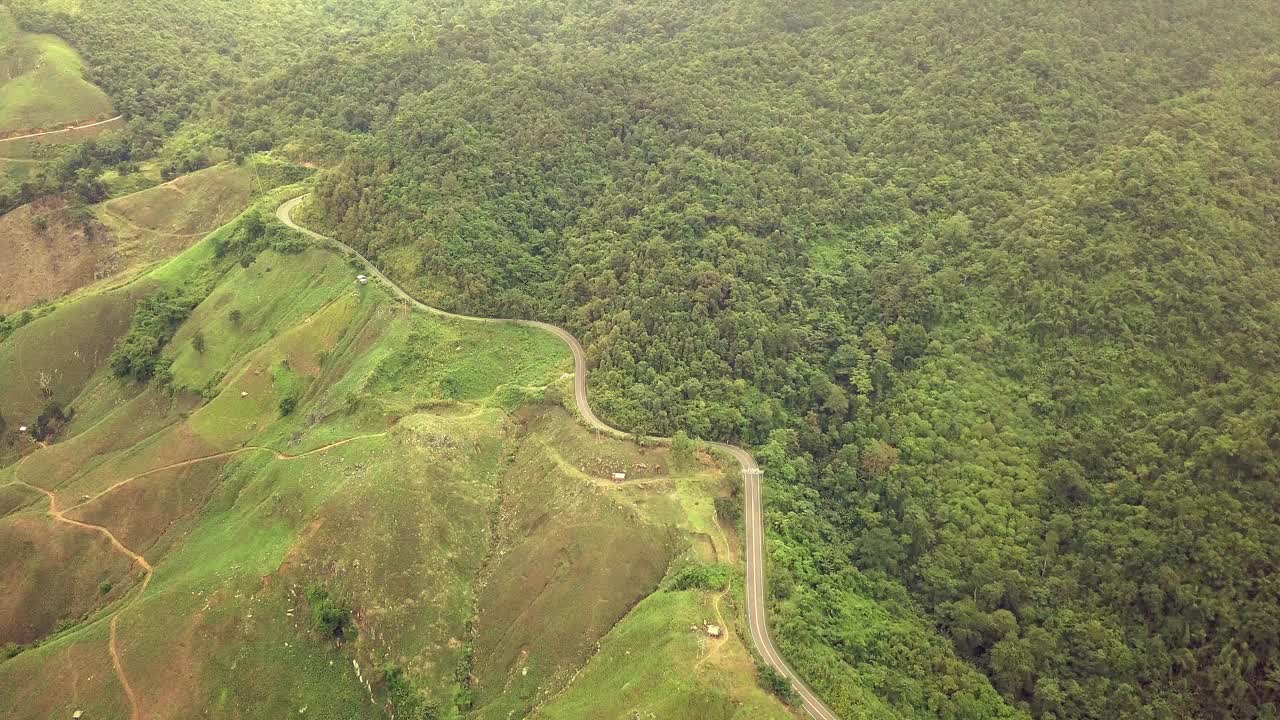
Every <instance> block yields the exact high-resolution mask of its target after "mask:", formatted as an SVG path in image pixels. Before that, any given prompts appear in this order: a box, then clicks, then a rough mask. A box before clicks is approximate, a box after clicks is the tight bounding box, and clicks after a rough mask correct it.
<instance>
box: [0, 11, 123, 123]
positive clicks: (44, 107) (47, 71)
mask: <svg viewBox="0 0 1280 720" xmlns="http://www.w3.org/2000/svg"><path fill="white" fill-rule="evenodd" d="M82 73H83V64H82V63H81V60H80V56H79V55H78V54H76V51H75V50H72V49H71V47H70V46H68V45H67V44H66V43H65V42H63V41H62V40H60V39H58V38H56V37H53V36H52V35H33V34H30V33H23V32H18V31H17V30H16V28H14V27H13V20H12V18H11V17H10V15H9V13H8V11H7V10H0V133H5V132H9V131H15V130H26V129H34V128H50V127H54V126H58V125H63V124H67V123H71V122H75V121H79V120H86V119H90V118H97V117H100V116H103V115H108V114H110V112H111V101H110V100H108V99H107V96H106V94H105V93H103V92H102V90H100V89H98V88H97V87H95V86H94V85H92V84H91V83H89V82H88V81H86V80H85V79H84V77H83V74H82Z"/></svg>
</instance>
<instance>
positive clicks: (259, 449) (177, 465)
mask: <svg viewBox="0 0 1280 720" xmlns="http://www.w3.org/2000/svg"><path fill="white" fill-rule="evenodd" d="M385 435H386V433H385V432H380V433H372V434H370V435H357V436H355V437H349V438H346V439H345V440H339V441H337V442H331V443H329V444H328V445H321V446H320V447H318V448H314V449H312V450H308V451H306V452H304V453H299V454H297V455H287V454H285V453H282V452H280V451H279V450H276V449H274V448H269V447H262V446H260V445H246V446H245V447H242V448H236V449H235V450H226V451H224V452H219V453H214V454H212V455H202V456H200V457H197V458H191V459H190V460H182V461H181V462H176V463H170V464H168V465H165V466H162V467H158V468H152V469H150V470H147V471H146V472H141V473H138V474H137V475H134V476H133V477H128V478H125V479H124V480H121V481H120V482H118V483H116V484H114V485H112V486H111V487H109V488H107V489H106V490H103V491H102V492H100V493H98V494H97V495H94V496H93V497H91V498H89V499H88V500H82V501H80V502H78V503H76V504H75V505H72V506H71V507H69V508H67V509H66V510H65V511H63V512H69V511H71V510H75V509H76V508H78V507H82V506H84V505H88V504H89V503H91V502H93V501H95V500H97V499H99V498H101V497H102V496H104V495H109V494H111V493H113V492H115V491H116V490H119V489H120V488H122V487H124V486H125V485H128V484H129V483H131V482H133V481H134V480H140V479H142V478H144V477H147V476H148V475H155V474H156V473H161V472H164V471H166V470H176V469H178V468H181V467H187V466H188V465H195V464H197V463H202V462H207V461H209V460H218V459H220V458H225V457H231V456H233V455H239V454H241V453H247V452H269V453H271V454H272V455H273V456H274V457H275V459H276V460H284V461H289V460H300V459H302V458H304V457H307V456H309V455H314V454H316V453H319V452H324V451H325V450H331V449H333V448H336V447H339V446H342V445H346V444H347V443H352V442H355V441H357V440H367V439H369V438H375V437H383V436H385ZM23 484H24V485H25V484H26V483H23Z"/></svg>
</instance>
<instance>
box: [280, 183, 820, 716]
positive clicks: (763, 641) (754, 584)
mask: <svg viewBox="0 0 1280 720" xmlns="http://www.w3.org/2000/svg"><path fill="white" fill-rule="evenodd" d="M305 197H306V196H305V195H304V196H302V197H298V198H294V199H292V200H290V201H288V202H286V203H284V204H283V205H281V206H280V207H279V209H277V210H276V217H278V218H280V221H281V222H283V223H284V224H285V225H288V226H289V227H291V228H293V229H294V230H297V231H299V232H301V233H304V234H306V235H308V236H310V237H313V238H316V239H317V240H323V241H326V242H329V243H332V244H333V245H335V246H337V247H338V248H339V249H340V250H341V251H342V252H343V253H345V254H348V255H352V256H354V257H356V258H359V259H360V261H361V262H362V263H364V266H365V268H367V270H368V272H369V276H370V277H374V278H377V279H378V281H379V282H381V283H382V284H383V285H385V286H386V287H387V288H389V289H390V290H391V292H392V293H394V294H395V295H396V297H398V298H400V299H401V300H404V301H405V302H407V303H409V304H410V305H412V306H413V307H416V308H418V309H419V310H422V311H424V312H428V313H432V314H434V315H439V316H441V317H447V318H455V319H459V320H471V321H478V322H488V323H508V324H512V325H524V326H525V327H535V328H538V329H540V330H545V331H547V332H549V333H551V334H552V335H555V336H556V337H558V338H560V339H561V340H563V341H564V343H565V344H566V345H568V346H569V349H570V350H571V351H573V393H574V398H575V400H576V401H577V406H578V413H579V414H580V415H582V419H583V420H585V421H586V422H587V424H588V425H590V426H591V427H593V428H595V429H596V430H599V431H601V432H604V433H608V434H609V435H615V436H618V437H623V438H628V437H631V435H630V434H628V433H625V432H623V431H621V430H618V429H617V428H612V427H609V426H608V425H606V424H605V423H604V421H602V420H601V419H600V418H599V417H597V416H596V414H595V411H594V410H592V409H591V403H590V401H589V400H588V399H587V353H586V351H585V350H583V349H582V343H580V342H578V339H577V338H575V337H574V336H573V335H571V334H570V333H569V331H567V330H565V329H563V328H559V327H556V326H555V325H550V324H548V323H544V322H537V321H536V320H507V319H503V318H480V317H470V316H467V315H457V314H455V313H451V312H445V311H444V310H441V309H439V308H433V307H431V306H430V305H426V304H424V303H421V302H418V301H417V300H415V299H414V298H413V297H411V296H410V295H409V293H407V292H405V291H404V290H403V289H401V288H400V286H399V285H396V284H395V283H393V282H391V281H390V280H388V279H387V277H386V276H385V275H383V274H382V272H381V271H379V270H378V268H376V267H374V266H373V263H370V262H369V261H368V260H367V259H365V257H364V256H363V255H361V254H360V253H358V252H356V251H355V250H354V249H352V248H350V247H348V246H347V245H344V244H342V243H340V242H338V241H337V240H334V239H333V238H330V237H326V236H324V235H321V234H319V233H315V232H312V231H310V230H308V229H306V228H304V227H301V226H299V225H296V224H295V223H294V222H293V217H292V213H293V209H294V208H295V207H297V206H298V203H300V202H302V200H303V199H304V198H305ZM651 439H652V440H655V441H658V442H669V441H670V438H651ZM707 445H709V446H710V447H713V448H716V449H718V450H720V451H722V452H724V453H726V454H728V455H730V456H732V457H733V458H734V459H735V460H737V461H738V463H739V464H740V465H741V466H742V482H743V485H744V486H745V487H746V506H747V507H746V521H745V524H746V528H747V625H748V628H749V629H750V631H751V639H752V641H753V642H754V643H755V646H756V650H757V651H759V653H760V655H761V657H763V658H764V661H765V662H767V663H768V664H769V665H772V666H773V668H774V669H775V670H777V671H778V672H780V673H782V675H783V676H784V677H786V678H788V679H789V680H791V684H792V687H794V688H795V691H796V693H797V694H798V695H799V696H800V699H801V701H802V702H803V703H804V709H805V711H807V712H808V713H809V715H810V716H811V717H813V718H815V720H838V718H837V717H836V714H835V713H833V712H831V710H830V708H828V707H827V706H826V705H824V704H823V703H822V700H820V699H818V696H817V694H816V693H814V692H813V690H811V689H809V686H808V685H805V684H804V681H802V680H801V679H800V678H799V677H798V676H797V675H796V674H795V672H794V671H792V669H791V667H790V666H789V665H787V662H786V661H785V660H783V659H782V654H781V653H779V652H778V648H776V647H774V644H773V638H772V637H770V636H769V621H768V618H767V617H766V615H765V596H764V588H765V574H764V557H765V556H764V501H763V498H762V495H761V490H760V488H761V478H762V476H763V475H764V473H763V472H762V471H761V470H760V466H758V465H756V460H755V458H753V457H752V456H751V453H749V452H747V451H746V450H743V449H742V448H740V447H737V446H735V445H726V444H724V443H715V442H713V443H707Z"/></svg>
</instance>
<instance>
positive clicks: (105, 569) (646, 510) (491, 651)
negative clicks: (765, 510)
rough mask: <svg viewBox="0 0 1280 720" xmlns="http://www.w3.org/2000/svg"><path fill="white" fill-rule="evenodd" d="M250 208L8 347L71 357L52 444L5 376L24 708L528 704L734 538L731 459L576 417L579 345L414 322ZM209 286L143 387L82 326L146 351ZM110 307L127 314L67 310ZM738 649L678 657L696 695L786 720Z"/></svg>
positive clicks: (2, 623)
mask: <svg viewBox="0 0 1280 720" xmlns="http://www.w3.org/2000/svg"><path fill="white" fill-rule="evenodd" d="M246 223H248V224H246ZM250 226H252V223H251V222H249V221H246V220H241V221H239V222H237V223H235V224H233V225H232V226H230V227H228V228H225V229H223V230H221V231H219V232H218V233H216V234H214V235H213V236H212V237H210V238H209V239H207V240H205V241H203V242H201V243H199V244H198V245H196V246H195V247H193V248H192V249H191V250H189V251H187V252H186V253H184V254H183V255H182V256H180V257H179V258H177V259H175V260H174V261H172V262H170V263H168V264H167V265H165V266H163V267H162V268H160V269H158V270H156V271H154V272H153V273H150V274H148V275H147V276H145V277H144V278H143V279H141V280H139V281H137V282H136V283H134V284H132V285H130V286H128V287H126V288H122V289H120V290H116V291H112V292H110V293H102V294H99V293H88V294H86V295H85V296H84V297H82V298H79V299H77V300H75V301H74V302H70V303H66V304H64V305H62V306H59V307H58V308H57V309H55V310H54V311H53V312H52V313H50V314H49V315H47V316H45V317H42V318H39V319H37V320H35V321H33V322H32V323H30V324H28V325H26V326H24V327H22V328H20V329H19V330H18V331H17V332H16V333H15V334H14V335H13V336H11V337H10V338H9V339H7V340H5V341H3V342H0V353H11V354H12V356H13V358H14V359H13V362H22V361H24V360H25V359H26V358H27V355H28V353H29V351H31V350H34V349H36V348H40V347H45V346H48V347H49V348H50V350H49V352H48V353H47V354H46V356H45V357H44V362H43V363H42V365H43V366H44V367H45V368H46V369H47V370H49V371H50V372H51V373H52V374H53V376H54V377H56V378H57V379H58V383H59V384H58V385H57V386H56V387H55V388H53V392H52V397H53V398H54V399H57V400H59V401H61V402H62V403H63V405H64V406H65V407H66V408H68V411H67V414H68V415H69V416H70V417H69V419H68V420H66V421H65V422H63V423H61V424H58V423H55V425H56V426H57V427H56V428H55V429H54V432H53V433H52V434H51V435H50V436H49V437H48V438H47V439H46V443H47V444H46V445H43V446H37V445H35V444H34V443H33V441H32V440H31V439H30V438H29V437H26V436H25V435H19V434H18V433H17V432H16V428H15V426H16V425H17V424H18V423H24V424H30V423H31V422H33V421H32V419H31V418H32V417H33V415H34V413H36V412H39V411H40V408H41V407H42V405H40V403H41V402H43V398H42V397H40V393H39V392H38V390H37V391H36V392H35V394H34V396H33V397H32V396H31V392H30V389H31V388H32V387H37V388H38V385H39V383H38V380H37V379H35V378H33V377H31V376H30V375H29V374H26V375H20V374H16V373H3V375H2V377H0V398H3V399H2V400H0V403H2V404H0V412H3V414H4V416H5V417H6V419H7V423H8V426H7V429H6V430H2V431H0V432H3V433H4V441H5V443H6V444H7V445H8V446H9V448H10V451H11V452H17V453H21V454H22V459H21V461H20V462H16V463H13V464H10V465H9V466H8V467H6V468H4V469H2V470H0V513H2V515H0V548H6V547H7V548H12V549H14V552H11V553H5V554H4V557H5V558H6V560H5V563H6V564H5V565H3V566H2V567H0V570H4V571H6V573H7V574H6V577H10V578H13V579H14V580H13V581H12V582H9V583H6V584H5V585H4V586H3V588H0V644H3V643H5V642H13V643H20V644H30V643H34V645H33V646H31V647H29V648H26V649H22V650H21V652H18V653H17V654H16V655H15V656H14V657H12V658H11V659H8V660H4V661H0V714H3V715H4V716H5V717H14V718H46V717H49V716H60V715H69V714H70V713H71V712H72V711H73V710H77V709H81V710H84V711H86V713H87V714H88V713H91V714H92V716H94V717H111V716H121V717H123V716H127V715H129V714H131V713H141V714H142V715H144V716H146V717H152V718H182V717H188V716H189V715H188V710H189V708H191V707H205V708H209V709H210V712H211V713H213V714H216V715H219V716H235V717H244V718H252V717H261V718H268V717H281V716H283V715H286V714H287V715H295V714H297V713H298V712H299V711H300V710H301V709H302V708H306V714H307V715H311V714H315V715H316V716H318V717H370V718H373V717H383V716H384V715H385V710H384V709H383V707H384V706H387V707H395V708H396V712H397V714H399V715H401V716H409V717H414V716H415V715H414V714H413V713H426V712H428V708H430V710H429V712H430V714H427V715H418V716H424V717H458V716H459V715H460V714H463V713H465V714H468V715H470V716H474V717H481V718H483V717H495V718H496V717H507V716H508V715H509V714H510V713H513V712H514V713H517V714H525V713H528V712H530V711H532V710H533V709H534V708H535V707H537V706H539V705H541V704H543V703H545V702H547V701H548V700H549V699H550V698H552V697H554V696H555V695H557V694H558V693H559V692H560V691H561V690H563V689H564V688H566V687H572V685H571V683H572V682H573V681H574V679H575V678H576V677H578V676H579V671H580V670H581V669H582V668H583V667H584V666H587V665H589V664H591V663H592V662H593V660H592V658H593V656H595V654H596V652H597V643H598V642H599V641H600V639H601V638H602V637H604V636H606V635H607V634H608V633H609V632H610V630H611V629H612V628H614V627H615V626H616V625H618V623H619V622H620V621H621V622H622V625H620V626H619V627H623V626H626V625H627V624H628V623H632V622H635V621H634V620H633V619H632V618H631V616H630V615H629V613H631V611H632V608H633V607H636V606H637V604H638V603H641V602H642V601H643V600H644V598H645V597H646V596H648V595H649V594H650V593H652V592H653V591H654V590H655V589H656V588H657V587H658V586H659V584H660V583H662V582H663V578H664V577H666V576H667V575H668V570H669V568H670V567H672V566H673V564H674V565H675V566H676V567H681V568H684V567H702V566H703V565H704V564H707V563H714V562H716V561H717V560H719V561H724V560H726V559H728V558H729V557H730V556H731V553H732V550H731V546H730V543H729V540H728V535H727V534H726V530H725V529H724V528H721V527H720V526H719V525H718V523H717V520H716V516H715V510H714V507H713V502H712V501H713V499H714V498H715V497H716V496H718V495H720V494H722V493H727V492H728V491H729V486H728V485H726V484H724V483H723V482H722V481H721V471H720V469H719V468H718V466H717V465H716V464H715V462H714V461H713V460H712V459H711V458H709V457H702V458H686V459H683V460H680V459H677V458H674V457H672V455H671V452H670V451H669V450H667V449H656V448H641V447H638V446H636V445H633V444H631V443H627V442H622V441H618V440H614V439H610V438H606V437H601V436H598V435H596V434H594V433H591V432H589V431H588V430H586V429H585V428H583V427H581V426H579V425H578V424H577V422H576V421H575V419H574V418H573V417H572V416H571V415H570V414H569V412H568V411H567V410H566V409H565V408H564V407H563V405H562V400H561V398H562V397H564V392H565V390H566V389H567V388H568V387H569V386H568V385H567V384H566V379H567V378H566V372H567V371H569V370H570V369H571V368H572V363H571V362H570V356H569V354H568V351H567V349H566V348H565V347H564V346H563V345H562V344H561V343H560V341H559V340H558V339H557V338H555V337H553V336H551V335H549V334H546V333H542V332H539V331H537V330H535V329H531V328H523V327H518V326H497V325H487V324H478V323H470V322H464V321H454V320H441V319H436V318H432V317H427V316H423V315H419V314H414V313H411V312H409V311H408V310H407V309H405V308H404V307H402V306H401V305H400V304H399V303H397V302H394V301H392V300H391V299H390V298H389V296H387V295H385V294H383V292H382V291H381V290H380V289H379V288H377V287H375V286H361V285H358V284H356V283H355V282H353V279H354V271H353V270H352V269H351V267H350V266H349V265H348V263H347V262H346V261H345V259H343V258H342V257H341V256H339V255H337V254H334V253H332V252H330V251H327V250H321V249H318V248H308V247H305V246H304V245H300V244H298V241H297V240H296V239H288V238H287V235H285V234H283V233H284V231H283V230H280V229H277V228H274V227H273V228H270V229H268V230H267V231H266V232H267V235H265V236H263V237H274V238H276V240H273V241H272V243H273V244H275V245H277V246H279V247H281V248H285V249H284V250H272V249H261V247H259V249H257V250H249V249H246V247H247V246H245V244H244V243H245V242H247V241H248V240H247V239H248V237H249V236H248V235H246V233H247V232H249V231H248V230H247V228H248V227H250ZM285 240H288V242H285ZM281 243H284V244H281ZM241 258H244V260H243V261H241ZM133 291H137V293H134V294H129V295H125V293H131V292H133ZM193 292H194V293H196V295H197V296H198V298H197V299H198V302H196V303H195V304H194V305H193V306H191V307H190V309H189V311H188V313H187V314H186V315H184V316H183V317H185V319H183V320H180V321H179V323H178V324H177V325H176V326H173V327H172V337H171V339H167V340H166V342H165V344H164V346H163V349H162V350H161V357H162V359H163V362H162V366H163V367H164V368H165V369H163V370H160V371H158V374H157V375H156V378H157V379H156V380H153V381H152V382H150V383H148V384H137V383H135V382H134V381H133V380H131V379H128V378H125V377H120V376H118V375H117V374H115V373H113V371H112V368H113V367H116V364H115V363H114V362H109V361H108V355H109V353H103V352H97V351H95V352H93V353H90V352H89V348H88V346H87V345H85V346H84V347H81V345H78V344H74V343H81V344H85V343H88V344H93V343H95V342H96V343H98V344H100V345H102V346H104V347H110V346H113V345H114V346H117V347H130V348H134V347H136V346H137V345H136V343H135V342H133V341H132V340H128V339H126V340H123V341H122V340H121V339H120V338H121V336H122V335H126V333H127V336H128V338H133V337H135V336H136V335H137V334H138V333H139V332H143V330H141V328H144V327H150V326H148V325H142V324H139V321H138V320H137V318H138V317H142V314H143V313H149V312H155V311H157V309H158V308H159V307H160V306H159V305H156V304H154V301H155V298H157V297H163V298H171V299H170V300H166V301H165V302H168V303H172V304H173V306H174V307H186V304H185V301H181V300H179V299H178V298H180V297H187V295H185V293H193ZM138 293H140V294H142V295H145V296H146V298H147V299H146V300H143V301H141V302H139V300H138V299H137V294H138ZM111 307H118V308H119V312H118V313H117V315H118V316H119V317H121V318H123V320H124V322H123V323H120V322H117V323H116V324H115V325H112V324H110V323H102V322H99V323H91V324H90V325H89V326H82V327H79V328H78V329H77V328H75V327H72V326H74V325H75V323H76V322H77V320H76V318H78V317H93V313H95V312H97V313H102V312H107V308H111ZM93 308H101V309H99V310H93ZM130 315H135V318H134V322H133V323H132V324H130V323H129V317H130ZM64 328H65V330H64ZM95 337H96V338H98V339H96V340H94V339H92V338H95ZM197 338H198V340H197ZM68 343H73V344H68ZM0 357H3V356H0ZM80 357H92V358H96V360H94V361H84V362H81V361H80V360H79V359H78V358H80ZM73 358H76V360H74V361H73ZM73 365H74V367H73ZM33 401H34V402H33ZM677 468H678V469H677ZM614 471H625V472H626V473H627V475H628V479H627V481H626V482H625V483H614V482H613V481H612V480H610V474H611V472H614ZM727 532H730V533H731V532H732V530H731V529H730V530H728V531H727ZM19 548H21V549H20V550H18V549H19ZM131 558H132V562H131V561H130V560H131ZM720 572H721V575H720V577H721V580H720V582H719V585H718V586H716V587H714V588H708V589H705V590H693V591H687V592H686V593H685V594H686V595H687V596H688V597H689V598H690V601H691V602H698V603H703V602H705V603H707V604H708V606H709V605H710V603H711V600H712V598H713V597H715V596H721V597H722V602H725V603H726V604H725V606H724V607H725V612H724V617H725V618H726V619H725V620H724V621H723V622H725V623H726V624H732V623H733V622H734V618H733V617H732V615H731V614H730V611H729V607H730V604H731V603H732V601H731V600H729V601H724V600H723V596H724V595H725V591H726V590H727V589H728V584H727V583H728V581H729V578H731V577H732V576H733V574H734V571H733V570H732V569H730V568H725V569H724V570H723V571H720ZM325 603H329V604H328V605H326V604H325ZM321 607H337V608H340V609H341V613H339V616H340V617H341V618H344V619H342V620H340V621H338V622H339V627H341V628H343V629H342V631H341V632H337V633H335V632H334V630H333V629H332V628H331V627H330V626H328V625H324V624H323V623H320V622H319V621H318V620H317V618H318V617H319V614H318V613H320V610H319V608H321ZM712 617H713V616H712V615H708V617H707V618H706V620H707V621H711V620H712ZM326 628H328V629H326ZM668 632H670V633H672V635H673V641H674V637H677V636H679V637H687V638H689V639H693V638H695V637H702V636H703V635H705V633H703V632H702V631H701V630H699V631H698V633H696V634H695V633H691V632H690V631H689V629H688V628H684V629H682V630H681V631H679V632H677V631H676V629H674V628H672V629H669V630H668ZM335 641H337V642H335ZM685 642H686V643H687V641H685ZM716 642H717V643H719V644H726V645H727V647H726V649H719V648H714V647H712V644H711V643H709V642H707V641H699V642H697V643H694V644H693V645H690V646H689V651H686V652H682V653H681V654H680V655H679V656H678V660H679V662H680V666H679V667H680V668H682V670H683V672H685V673H688V676H689V678H691V680H690V682H692V683H693V685H692V687H689V688H687V690H686V692H690V693H694V694H699V695H702V696H705V697H706V698H709V699H712V700H714V701H715V702H717V703H719V702H723V703H728V704H729V705H738V704H742V703H747V706H749V707H753V708H756V709H757V710H756V711H754V714H753V715H752V717H764V718H775V717H776V718H783V717H786V716H787V713H786V711H785V710H784V709H783V708H782V706H781V705H779V704H778V703H777V701H776V700H774V699H772V697H771V696H768V695H766V694H765V693H764V692H763V691H762V690H760V689H759V688H757V687H756V686H755V684H754V680H753V672H754V671H753V667H752V666H751V664H750V662H749V660H747V655H746V651H745V649H744V647H743V645H742V644H741V641H740V638H739V637H738V636H737V635H736V634H734V635H733V636H732V637H731V638H730V639H722V640H718V641H716ZM722 655H723V656H724V657H733V658H736V660H734V661H733V662H722V661H721V660H719V659H718V658H719V657H720V656H722ZM113 657H114V658H116V663H115V664H113V663H112V660H111V658H113ZM708 657H710V658H711V659H709V660H708V659H707V658H708ZM353 660H354V661H355V662H356V663H357V664H358V666H359V667H360V669H361V670H360V672H361V674H362V675H361V676H362V677H363V678H364V679H366V680H368V684H367V685H366V684H364V683H362V682H361V680H360V676H357V674H356V671H355V668H354V667H353V665H352V661H353ZM704 660H706V661H705V662H703V661H704ZM628 662H630V663H631V664H632V666H633V667H634V668H635V672H642V668H644V667H646V666H647V665H648V663H649V662H650V658H649V656H648V655H640V654H636V655H635V657H633V658H631V659H630V660H629V661H628ZM159 678H164V680H163V682H161V681H159ZM126 688H127V689H126ZM637 692H640V693H641V694H642V696H648V695H652V698H651V699H645V698H644V697H640V698H638V700H637V701H638V702H640V703H641V704H643V703H646V702H653V703H658V702H660V699H659V698H660V697H661V696H665V694H666V693H667V688H666V687H665V686H663V685H661V684H652V685H646V687H644V688H638V689H637ZM370 697H372V698H373V699H374V700H375V703H372V704H371V703H370V702H369V700H370ZM708 701H711V700H708ZM562 716H563V715H562ZM566 717H582V718H586V717H594V716H593V715H590V714H578V715H572V714H571V715H568V716H566ZM687 717H690V718H692V717H696V715H688V716H687Z"/></svg>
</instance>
